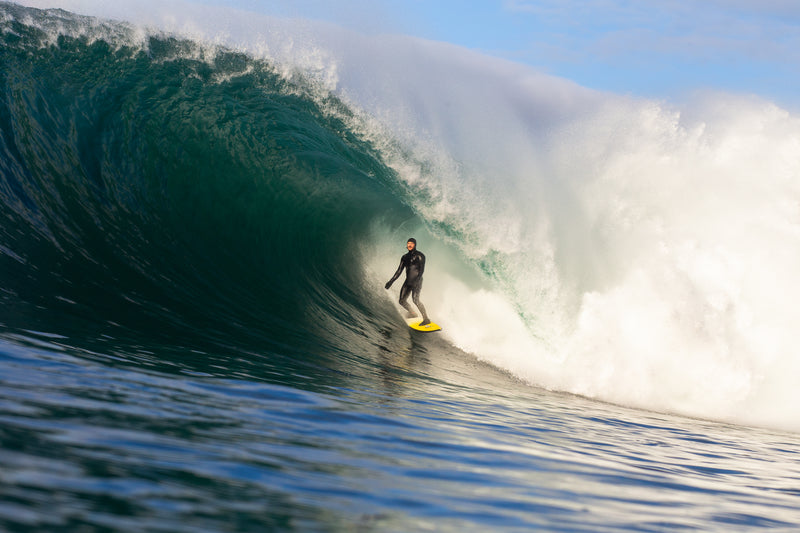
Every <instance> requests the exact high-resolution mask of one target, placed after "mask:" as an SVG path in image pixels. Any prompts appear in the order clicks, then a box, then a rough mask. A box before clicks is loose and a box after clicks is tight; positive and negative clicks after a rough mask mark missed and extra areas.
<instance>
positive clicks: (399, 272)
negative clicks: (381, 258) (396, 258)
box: [386, 259, 405, 289]
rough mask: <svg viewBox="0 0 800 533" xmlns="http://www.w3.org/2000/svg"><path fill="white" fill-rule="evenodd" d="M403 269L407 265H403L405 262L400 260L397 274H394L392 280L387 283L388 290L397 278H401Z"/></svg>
mask: <svg viewBox="0 0 800 533" xmlns="http://www.w3.org/2000/svg"><path fill="white" fill-rule="evenodd" d="M403 267H405V264H404V263H403V260H402V259H401V260H400V266H399V267H397V272H395V273H394V276H392V279H390V280H389V281H387V282H386V288H387V289H388V288H389V287H391V286H392V283H394V282H395V280H396V279H397V278H399V277H400V274H401V273H402V272H403Z"/></svg>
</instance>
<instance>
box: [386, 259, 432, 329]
mask: <svg viewBox="0 0 800 533" xmlns="http://www.w3.org/2000/svg"><path fill="white" fill-rule="evenodd" d="M403 269H405V270H406V280H405V282H403V287H402V288H401V289H400V305H402V306H403V308H404V309H405V310H406V311H408V315H409V318H411V317H414V316H416V313H414V311H412V310H411V306H410V305H409V304H408V301H407V300H408V295H409V294H411V299H412V300H413V301H414V305H416V306H417V309H419V310H420V312H421V313H422V320H423V322H429V320H428V314H427V313H426V312H425V306H423V305H422V302H420V301H419V293H420V291H422V274H423V273H424V272H425V254H423V253H422V252H420V251H419V250H417V249H416V248H415V249H413V250H411V251H410V252H408V253H407V254H405V255H404V256H403V257H401V258H400V266H399V267H397V272H395V273H394V276H392V279H390V280H389V281H388V282H387V283H386V288H387V289H388V288H389V287H390V286H391V285H392V283H394V281H395V280H396V279H397V278H399V277H400V274H401V273H402V272H403Z"/></svg>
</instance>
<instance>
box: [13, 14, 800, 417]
mask: <svg viewBox="0 0 800 533" xmlns="http://www.w3.org/2000/svg"><path fill="white" fill-rule="evenodd" d="M2 10H3V17H2V39H3V46H2V50H1V51H0V54H2V58H1V59H2V64H3V69H2V74H0V89H1V90H2V104H1V105H0V126H1V129H2V138H1V139H0V152H1V153H2V158H0V159H1V160H0V173H1V174H2V189H0V195H1V196H2V201H3V208H2V215H1V216H2V219H1V220H2V232H1V233H0V238H1V239H2V241H0V268H2V271H3V273H4V278H5V286H4V290H3V292H2V299H3V303H2V308H3V310H2V312H1V313H2V314H0V322H2V324H3V328H4V330H5V331H6V332H7V333H6V334H7V335H9V336H11V335H14V334H16V332H20V331H29V332H30V331H38V332H47V333H54V334H59V335H63V336H66V337H69V338H73V339H74V342H76V343H83V344H84V345H86V346H88V347H89V348H91V349H94V348H97V349H98V351H103V350H101V349H100V348H102V347H103V346H106V348H105V351H104V353H106V352H108V348H107V345H108V344H112V345H113V347H114V348H113V350H115V351H116V352H118V353H119V355H121V356H123V357H130V356H131V353H135V354H137V357H144V356H143V355H142V354H145V353H148V351H152V350H148V349H143V348H142V346H141V345H142V343H143V340H142V339H149V342H160V343H162V344H163V345H164V346H184V347H190V348H191V349H193V350H197V351H199V352H204V351H208V350H206V347H207V344H213V345H214V346H231V345H232V346H235V348H236V350H237V351H241V352H247V353H252V352H256V351H257V352H258V353H259V354H263V353H265V352H264V351H265V350H266V353H267V355H265V356H263V360H261V361H260V363H259V364H262V365H267V366H269V365H275V366H278V365H280V366H281V367H282V368H283V367H284V366H283V365H286V367H287V368H290V369H295V370H288V371H287V374H291V373H293V372H296V373H298V374H300V373H302V372H307V371H309V370H308V369H309V368H323V367H324V368H331V367H336V366H337V365H341V364H346V365H347V366H348V371H349V372H354V373H357V374H363V375H365V376H368V375H370V374H371V373H372V370H371V367H370V363H369V360H370V354H372V353H375V351H382V350H383V351H385V350H389V351H392V350H394V349H395V348H394V346H393V344H392V343H395V342H397V340H396V337H397V336H396V335H392V333H393V332H396V331H400V330H398V329H397V328H398V326H397V325H396V322H397V316H396V314H395V309H394V308H393V307H392V304H391V301H390V300H389V298H387V297H386V295H385V294H384V292H383V289H382V288H381V285H382V283H383V281H385V279H386V278H388V276H389V275H390V274H391V272H393V270H394V268H395V267H396V261H397V257H399V255H400V253H401V252H402V246H399V247H398V246H397V243H400V244H401V245H402V242H403V241H404V239H405V238H406V237H408V236H410V235H411V234H412V232H413V234H414V235H416V236H417V237H418V238H419V237H420V236H422V237H423V238H422V239H421V240H420V241H421V246H420V248H421V249H423V251H425V252H426V253H427V254H428V256H429V262H430V266H429V272H428V273H426V288H425V293H424V298H423V300H424V301H425V303H426V306H427V307H428V309H429V311H430V312H431V313H432V314H433V315H434V316H435V317H437V321H438V322H440V323H442V325H443V326H445V336H446V338H447V339H448V340H449V342H450V343H452V345H454V346H456V347H458V348H460V349H462V350H465V351H467V352H470V353H472V354H475V355H476V356H477V357H479V358H481V359H483V360H485V361H488V362H490V363H491V364H493V365H495V366H497V367H500V368H502V369H505V370H507V371H510V372H511V373H513V374H514V375H516V376H518V377H520V378H522V379H524V380H525V381H526V382H528V383H531V384H534V385H537V386H541V387H544V388H547V389H553V390H559V391H567V392H571V393H575V394H581V395H586V396H589V397H592V398H599V399H602V400H606V401H610V402H617V403H621V404H626V405H631V406H636V407H641V408H646V409H655V410H663V411H671V412H677V413H682V414H688V415H692V416H698V417H706V418H713V419H719V420H726V421H734V422H739V423H748V424H758V425H770V426H777V427H781V428H789V429H794V430H800V427H798V426H797V420H798V417H797V407H796V406H797V405H800V392H798V391H800V387H798V386H797V385H798V382H797V378H796V376H798V375H800V372H798V371H800V363H798V362H797V361H798V360H797V358H796V356H795V352H796V348H795V333H794V331H795V329H796V328H795V326H796V324H798V323H800V313H799V312H798V311H797V310H796V306H795V305H794V302H795V301H797V300H799V299H800V284H798V283H797V281H796V279H795V278H796V276H795V273H796V272H797V271H798V267H800V209H799V208H798V206H800V190H798V183H800V180H798V179H797V178H798V174H799V173H800V170H799V169H800V124H798V119H797V118H796V117H794V116H793V115H791V114H790V113H788V112H786V111H784V110H782V109H779V108H777V107H775V106H774V105H772V104H769V103H766V102H763V101H760V100H758V99H756V98H743V97H733V96H730V95H710V96H706V97H703V98H701V99H699V100H698V102H697V103H696V104H691V105H686V106H684V109H681V110H677V109H670V108H668V107H666V106H664V105H661V104H658V103H654V102H646V101H639V100H635V99H631V98H623V97H618V96H614V95H607V94H600V93H595V92H592V91H588V90H586V89H582V88H580V87H576V86H574V85H572V84H570V83H568V82H565V81H563V80H556V79H553V78H549V77H546V76H542V75H539V74H537V73H534V72H531V71H530V70H528V69H526V68H523V67H520V66H518V65H512V64H508V63H505V62H499V61H496V60H492V59H489V58H485V57H481V56H476V55H474V54H471V53H468V52H466V51H463V50H459V49H454V48H451V47H448V46H444V45H437V44H434V43H425V42H420V41H416V40H410V39H409V40H404V39H400V38H386V37H384V38H378V37H363V36H356V35H352V34H348V33H344V32H337V31H336V30H333V29H331V28H319V29H318V30H319V31H311V30H309V28H308V27H307V26H301V27H299V28H300V29H298V28H291V27H288V28H287V27H285V26H281V27H277V26H276V27H272V26H267V27H270V28H271V30H270V31H268V32H266V31H264V27H265V25H268V24H270V21H269V20H266V19H265V20H258V21H248V22H245V21H243V20H240V19H235V20H213V21H212V20H207V19H203V18H202V17H198V19H197V21H196V25H195V26H194V33H191V35H189V36H188V37H186V38H176V37H173V36H170V35H172V34H162V33H160V32H156V31H149V32H144V31H142V30H140V29H137V27H134V26H127V25H121V24H111V23H108V24H105V23H101V22H98V21H97V20H95V19H88V18H81V17H76V16H72V15H67V14H65V13H63V12H57V11H48V12H40V11H36V10H31V9H27V8H20V7H17V6H13V5H6V4H3V5H2ZM184 15H186V14H184ZM187 16H188V15H187ZM164 20H168V17H165V19H164ZM148 22H151V23H153V21H148ZM154 24H155V25H156V26H159V27H161V28H162V29H165V30H168V31H178V30H180V29H181V28H176V27H171V26H170V23H169V22H164V21H156V22H155V23H154ZM198 28H199V29H198ZM203 28H208V29H206V30H204V29H203ZM215 32H219V33H215ZM304 32H305V33H304ZM220 35H225V36H227V37H220ZM293 35H294V36H295V38H294V39H293V38H292V36H293ZM309 35H311V37H309ZM208 43H215V44H214V45H211V44H208ZM220 44H221V45H225V47H222V46H219V45H220ZM234 50H237V51H234ZM423 242H424V243H425V244H424V245H423V244H422V243H423ZM398 248H399V249H398ZM104 339H105V340H104ZM108 339H111V340H108ZM162 348H163V346H162ZM260 357H261V356H260ZM276 361H278V362H276ZM321 361H325V363H321ZM334 361H336V362H334ZM342 362H344V363H342ZM349 363H354V364H349ZM154 364H160V363H154ZM198 364H200V363H198ZM225 364H226V365H230V364H233V363H231V362H229V361H228V362H226V363H225ZM248 364H250V363H241V365H243V366H242V368H240V370H241V371H242V372H245V371H247V368H245V367H247V365H248ZM211 366H213V365H211V363H209V364H208V366H207V367H204V368H205V370H208V369H209V368H210V367H211ZM248 368H249V367H248ZM303 369H305V370H303Z"/></svg>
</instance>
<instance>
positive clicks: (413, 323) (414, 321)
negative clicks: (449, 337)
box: [406, 317, 442, 331]
mask: <svg viewBox="0 0 800 533" xmlns="http://www.w3.org/2000/svg"><path fill="white" fill-rule="evenodd" d="M420 322H422V317H415V318H407V319H406V324H408V327H410V328H411V329H415V330H417V331H439V330H440V329H442V326H440V325H439V324H434V323H433V322H431V323H430V324H426V325H424V326H420Z"/></svg>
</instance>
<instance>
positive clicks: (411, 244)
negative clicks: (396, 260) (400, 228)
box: [406, 241, 417, 252]
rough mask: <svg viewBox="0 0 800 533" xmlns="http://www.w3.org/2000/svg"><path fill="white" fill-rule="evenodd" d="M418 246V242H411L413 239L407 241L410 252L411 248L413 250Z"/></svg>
mask: <svg viewBox="0 0 800 533" xmlns="http://www.w3.org/2000/svg"><path fill="white" fill-rule="evenodd" d="M416 246H417V245H416V244H414V243H413V242H411V241H408V242H407V243H406V248H408V251H409V252H410V251H411V250H413V249H414V248H416Z"/></svg>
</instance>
